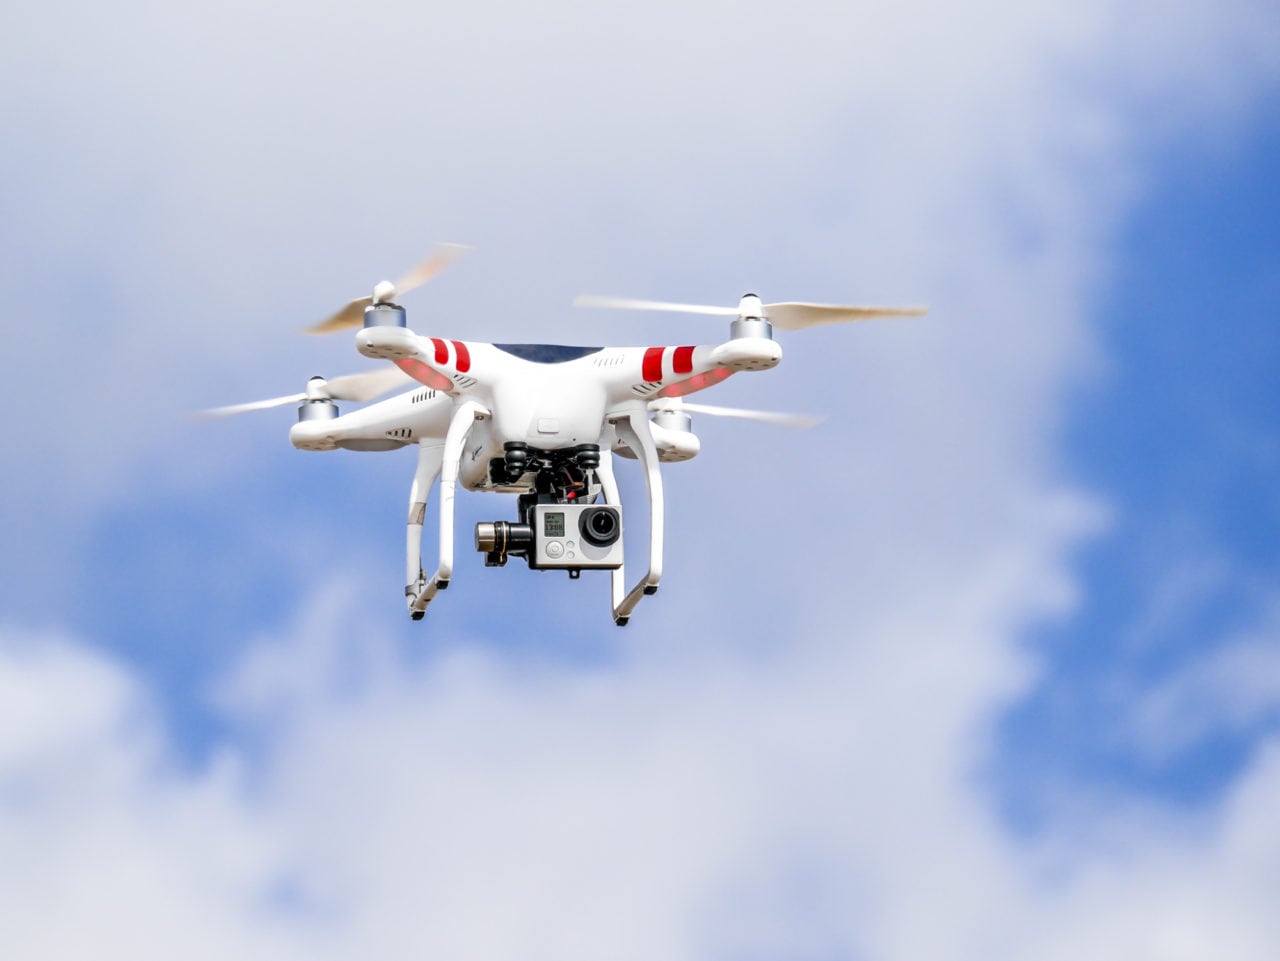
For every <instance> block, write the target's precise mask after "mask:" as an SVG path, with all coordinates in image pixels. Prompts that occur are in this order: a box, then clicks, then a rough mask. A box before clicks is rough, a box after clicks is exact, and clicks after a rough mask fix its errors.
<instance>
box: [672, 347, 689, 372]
mask: <svg viewBox="0 0 1280 961" xmlns="http://www.w3.org/2000/svg"><path fill="white" fill-rule="evenodd" d="M671 369H672V370H673V371H675V372H676V373H677V374H688V373H690V372H691V371H692V370H693V348H692V347H677V348H676V349H675V351H674V352H673V353H672V354H671Z"/></svg>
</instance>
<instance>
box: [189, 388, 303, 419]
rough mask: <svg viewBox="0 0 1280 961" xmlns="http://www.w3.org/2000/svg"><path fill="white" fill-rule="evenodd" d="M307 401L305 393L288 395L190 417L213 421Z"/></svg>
mask: <svg viewBox="0 0 1280 961" xmlns="http://www.w3.org/2000/svg"><path fill="white" fill-rule="evenodd" d="M306 399H307V395H306V393H301V394H289V395H288V396H287V397H273V398H271V399H270V400H255V401H250V402H249V403H247V404H230V405H229V406H227V407H214V408H211V409H210V410H202V411H200V412H198V413H196V414H192V415H191V416H193V417H195V418H196V420H214V419H215V418H218V417H230V416H231V415H232V414H247V413H249V411H252V410H267V409H269V408H271V407H284V406H285V405H287V404H300V403H302V401H304V400H306Z"/></svg>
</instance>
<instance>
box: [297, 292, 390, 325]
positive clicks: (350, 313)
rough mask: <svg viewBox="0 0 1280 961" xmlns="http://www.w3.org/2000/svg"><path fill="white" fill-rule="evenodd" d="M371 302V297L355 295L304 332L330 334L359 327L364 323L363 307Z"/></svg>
mask: <svg viewBox="0 0 1280 961" xmlns="http://www.w3.org/2000/svg"><path fill="white" fill-rule="evenodd" d="M372 303H373V298H372V297H357V298H356V299H355V300H353V301H351V303H349V304H347V305H346V306H345V307H343V308H342V309H341V310H340V311H338V312H337V313H336V314H334V315H333V316H331V317H328V318H326V319H325V320H322V321H320V323H318V324H313V325H311V326H310V327H308V328H307V329H306V333H308V334H332V333H334V332H335V331H339V330H350V329H351V328H353V327H359V326H360V325H361V324H363V323H364V309H365V308H366V307H368V306H369V305H370V304H372Z"/></svg>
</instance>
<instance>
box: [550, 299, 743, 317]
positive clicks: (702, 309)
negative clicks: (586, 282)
mask: <svg viewBox="0 0 1280 961" xmlns="http://www.w3.org/2000/svg"><path fill="white" fill-rule="evenodd" d="M573 306H575V307H606V308H609V309H615V310H663V311H672V312H674V313H678V314H708V315H710V316H712V317H737V316H738V308H737V307H707V306H704V305H702V304H670V303H666V302H664V301H659V300H633V299H631V298H629V297H598V296H596V295H594V294H582V295H581V296H578V297H575V298H574V300H573Z"/></svg>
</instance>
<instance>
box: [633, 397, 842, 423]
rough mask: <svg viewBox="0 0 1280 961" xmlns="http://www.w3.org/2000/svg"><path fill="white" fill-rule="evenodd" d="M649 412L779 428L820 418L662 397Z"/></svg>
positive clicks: (652, 403) (651, 405)
mask: <svg viewBox="0 0 1280 961" xmlns="http://www.w3.org/2000/svg"><path fill="white" fill-rule="evenodd" d="M649 410H651V411H664V410H668V411H678V412H679V411H683V412H684V413H686V414H708V415H710V416H712V417H736V418H738V419H740V420H753V421H757V422H759V423H764V424H777V425H778V426H780V427H796V428H802V429H803V428H808V427H812V426H814V425H815V424H817V423H819V422H821V420H822V418H821V417H811V416H808V415H806V414H780V413H776V412H774V411H768V410H744V409H743V408H741V407H715V406H713V405H711V404H697V403H693V402H691V401H687V400H684V399H683V398H680V397H663V398H659V399H658V400H652V401H650V402H649Z"/></svg>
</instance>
